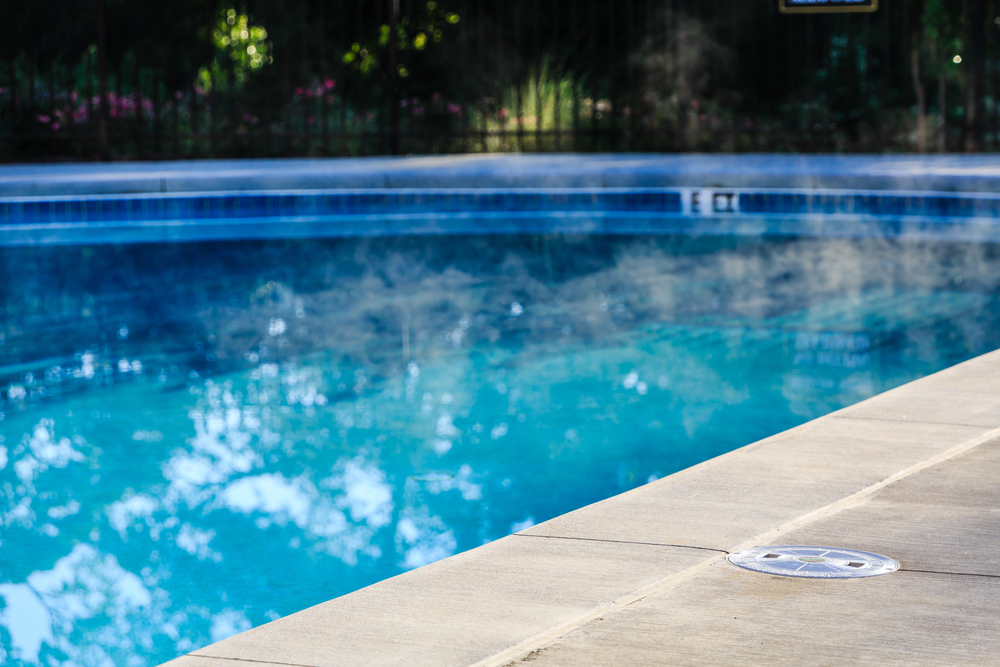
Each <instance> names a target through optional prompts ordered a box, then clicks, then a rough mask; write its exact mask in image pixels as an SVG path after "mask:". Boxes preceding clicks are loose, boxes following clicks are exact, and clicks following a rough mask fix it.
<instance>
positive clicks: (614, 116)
mask: <svg viewBox="0 0 1000 667" xmlns="http://www.w3.org/2000/svg"><path fill="white" fill-rule="evenodd" d="M616 6H617V5H616V3H614V2H609V3H608V103H609V104H610V105H611V107H610V108H609V109H608V146H609V148H610V149H611V150H612V151H613V150H615V149H617V148H618V95H617V92H618V85H617V77H616V76H615V75H616V74H617V72H616V70H617V68H616V67H615V7H616Z"/></svg>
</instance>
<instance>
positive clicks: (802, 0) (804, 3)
mask: <svg viewBox="0 0 1000 667" xmlns="http://www.w3.org/2000/svg"><path fill="white" fill-rule="evenodd" d="M877 9H878V0H778V10H779V11H780V12H781V13H782V14H837V13H841V12H874V11H875V10H877Z"/></svg>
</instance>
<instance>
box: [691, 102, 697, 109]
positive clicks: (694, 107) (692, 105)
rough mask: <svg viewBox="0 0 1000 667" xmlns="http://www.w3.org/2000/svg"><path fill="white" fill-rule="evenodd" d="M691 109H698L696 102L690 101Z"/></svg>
mask: <svg viewBox="0 0 1000 667" xmlns="http://www.w3.org/2000/svg"><path fill="white" fill-rule="evenodd" d="M691 107H692V108H693V109H697V108H698V100H691Z"/></svg>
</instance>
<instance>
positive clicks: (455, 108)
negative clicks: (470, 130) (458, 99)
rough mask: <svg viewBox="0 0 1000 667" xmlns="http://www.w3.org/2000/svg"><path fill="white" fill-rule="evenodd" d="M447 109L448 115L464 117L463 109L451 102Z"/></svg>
mask: <svg viewBox="0 0 1000 667" xmlns="http://www.w3.org/2000/svg"><path fill="white" fill-rule="evenodd" d="M447 109H448V113H453V114H458V115H459V116H461V115H462V107H460V106H458V105H457V104H455V103H454V102H449V103H448V107H447Z"/></svg>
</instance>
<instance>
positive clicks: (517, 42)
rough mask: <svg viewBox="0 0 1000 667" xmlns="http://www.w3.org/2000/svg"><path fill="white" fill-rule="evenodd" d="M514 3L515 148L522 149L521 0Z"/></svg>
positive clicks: (514, 0)
mask: <svg viewBox="0 0 1000 667" xmlns="http://www.w3.org/2000/svg"><path fill="white" fill-rule="evenodd" d="M511 2H512V3H513V4H514V92H515V100H516V103H517V150H518V152H522V151H524V105H523V101H524V100H523V99H522V91H523V88H524V86H523V85H522V76H521V68H522V64H521V0H511Z"/></svg>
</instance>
